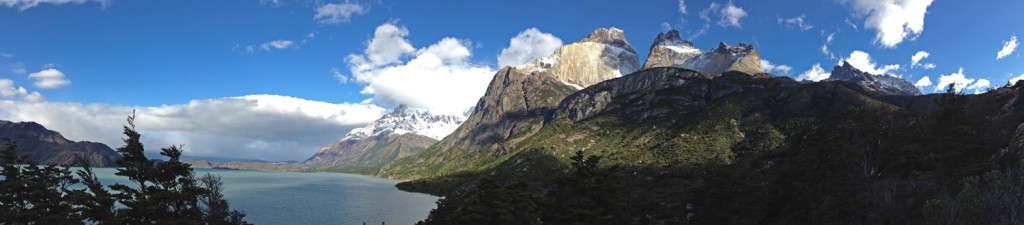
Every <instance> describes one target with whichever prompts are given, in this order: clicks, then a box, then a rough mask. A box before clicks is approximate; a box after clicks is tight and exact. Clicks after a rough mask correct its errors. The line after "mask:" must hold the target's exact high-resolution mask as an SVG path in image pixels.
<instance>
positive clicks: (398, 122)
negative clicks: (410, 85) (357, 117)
mask: <svg viewBox="0 0 1024 225" xmlns="http://www.w3.org/2000/svg"><path fill="white" fill-rule="evenodd" d="M464 120H466V118H465V117H464V116H463V115H437V114H432V113H430V112H428V111H427V110H423V109H415V108H411V107H409V106H406V105H399V106H398V107H395V109H394V110H392V111H391V112H389V113H387V114H384V116H381V117H380V119H377V120H376V121H373V123H370V124H369V125H367V126H365V127H361V128H356V129H353V130H352V131H351V132H349V133H348V134H347V135H345V137H344V138H342V140H348V139H362V138H368V137H376V136H386V135H390V134H405V133H413V134H419V135H423V136H427V137H430V138H433V139H436V140H440V139H441V138H444V136H447V135H448V134H449V133H451V132H452V131H454V130H455V128H457V127H459V124H461V123H462V121H464Z"/></svg>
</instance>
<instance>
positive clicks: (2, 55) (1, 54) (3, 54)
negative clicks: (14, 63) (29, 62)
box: [0, 52, 14, 59]
mask: <svg viewBox="0 0 1024 225" xmlns="http://www.w3.org/2000/svg"><path fill="white" fill-rule="evenodd" d="M0 57H3V58H5V59H10V58H14V55H12V54H11V53H6V52H0Z"/></svg>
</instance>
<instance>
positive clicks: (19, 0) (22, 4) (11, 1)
mask: <svg viewBox="0 0 1024 225" xmlns="http://www.w3.org/2000/svg"><path fill="white" fill-rule="evenodd" d="M88 2H95V3H99V4H100V7H102V8H107V6H109V5H110V0H0V6H4V7H8V8H18V11H25V10H28V9H31V8H33V7H36V6H39V5H40V4H53V5H64V4H75V5H81V4H85V3H88Z"/></svg>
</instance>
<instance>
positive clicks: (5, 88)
mask: <svg viewBox="0 0 1024 225" xmlns="http://www.w3.org/2000/svg"><path fill="white" fill-rule="evenodd" d="M0 97H3V98H4V99H15V98H17V97H21V98H22V99H24V100H26V101H30V102H44V101H46V98H45V97H43V95H42V94H39V92H35V91H33V92H32V93H29V92H28V90H26V89H25V87H15V86H14V81H13V80H11V79H0ZM0 113H2V112H0Z"/></svg>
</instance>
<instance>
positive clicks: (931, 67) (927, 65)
mask: <svg viewBox="0 0 1024 225" xmlns="http://www.w3.org/2000/svg"><path fill="white" fill-rule="evenodd" d="M921 68H924V69H926V70H930V69H935V63H925V64H921Z"/></svg>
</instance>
